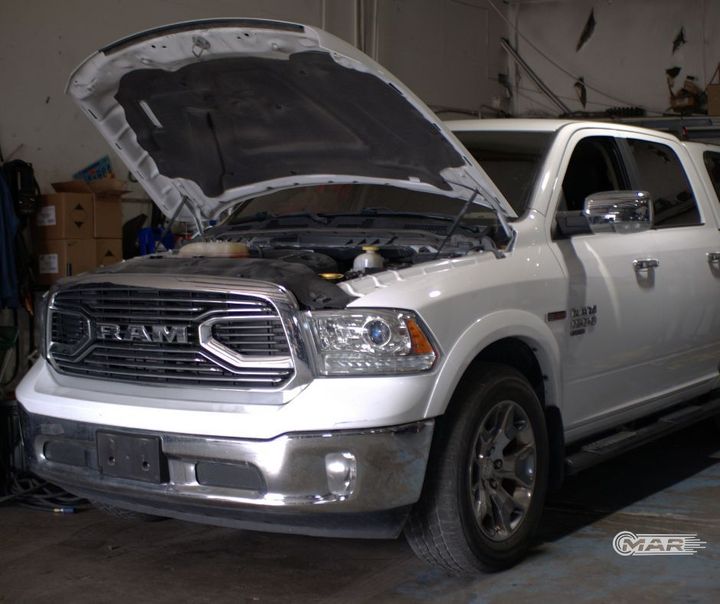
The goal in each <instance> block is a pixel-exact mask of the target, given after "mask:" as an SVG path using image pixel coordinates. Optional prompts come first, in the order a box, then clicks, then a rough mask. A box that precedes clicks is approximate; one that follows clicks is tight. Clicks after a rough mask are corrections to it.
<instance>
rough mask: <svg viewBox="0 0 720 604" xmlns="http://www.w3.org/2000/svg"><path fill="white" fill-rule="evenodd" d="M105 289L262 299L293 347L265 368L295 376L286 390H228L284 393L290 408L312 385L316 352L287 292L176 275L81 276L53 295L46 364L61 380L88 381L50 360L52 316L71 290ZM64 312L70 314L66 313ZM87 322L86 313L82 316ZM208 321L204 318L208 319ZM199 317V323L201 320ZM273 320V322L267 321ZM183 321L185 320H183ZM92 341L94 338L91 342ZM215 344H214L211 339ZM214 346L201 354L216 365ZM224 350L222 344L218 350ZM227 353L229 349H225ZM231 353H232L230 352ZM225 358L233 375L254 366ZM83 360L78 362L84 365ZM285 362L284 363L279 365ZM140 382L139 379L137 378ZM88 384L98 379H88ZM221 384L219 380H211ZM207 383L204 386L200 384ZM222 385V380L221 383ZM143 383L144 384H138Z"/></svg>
mask: <svg viewBox="0 0 720 604" xmlns="http://www.w3.org/2000/svg"><path fill="white" fill-rule="evenodd" d="M95 284H97V285H102V284H112V285H119V286H126V287H131V288H152V289H167V290H177V291H202V292H206V293H207V292H217V293H219V294H223V295H227V294H231V295H238V296H250V297H255V298H258V299H260V300H262V301H264V302H265V303H267V304H269V305H271V306H272V307H273V308H274V309H275V312H276V314H277V317H279V319H280V320H281V321H282V325H283V329H284V331H285V335H286V338H287V342H288V346H289V349H290V355H289V357H277V356H275V357H268V358H271V359H272V362H271V363H270V364H269V365H265V366H267V367H268V369H273V368H275V369H292V368H293V367H294V375H293V376H292V377H291V378H290V379H289V380H287V381H286V382H285V383H284V384H281V385H280V386H277V387H247V386H236V385H232V384H229V385H228V388H232V389H233V390H237V391H239V392H248V393H252V392H257V393H272V392H282V393H284V396H283V402H287V401H288V400H290V399H291V398H293V397H294V396H295V395H296V394H297V393H298V392H299V391H300V390H301V389H303V388H304V387H305V386H306V385H307V384H309V383H310V381H311V380H312V379H313V370H312V366H311V363H312V360H311V358H310V354H311V352H309V351H311V350H312V348H311V346H308V343H307V341H306V339H305V337H304V336H303V334H304V333H305V331H306V330H305V329H303V328H302V326H301V324H300V320H301V319H299V317H298V315H299V314H300V313H299V312H298V311H299V305H298V303H297V300H296V299H295V296H294V295H293V294H292V293H291V292H289V291H288V290H287V289H286V288H284V287H282V286H280V285H277V284H274V283H270V282H265V281H257V280H251V279H234V278H227V277H213V276H205V275H202V276H194V275H193V276H189V275H176V274H159V275H154V274H112V273H91V274H87V275H81V276H79V277H74V278H72V279H69V280H67V281H66V282H64V283H63V284H62V286H60V287H57V288H56V289H54V290H51V293H50V296H49V300H48V306H47V321H46V342H47V346H46V358H47V359H48V362H49V363H50V365H51V367H52V368H53V370H54V371H55V372H57V373H58V374H59V375H67V376H68V377H73V378H78V379H83V376H77V375H69V374H65V373H63V371H62V369H61V368H59V367H58V365H57V363H56V361H55V359H53V357H52V354H51V342H52V331H51V329H52V315H53V311H54V310H57V308H56V307H55V298H56V296H57V295H58V294H59V293H60V292H63V291H65V290H66V288H67V287H69V286H79V285H95ZM63 312H66V311H65V310H63ZM77 314H81V315H82V316H85V315H84V314H83V313H77ZM212 314H213V313H212V312H211V313H207V316H208V319H207V321H211V320H212V317H211V316H210V315H212ZM205 316H206V315H202V317H205ZM236 316H237V315H234V314H223V315H220V317H221V318H222V319H225V320H227V319H229V318H234V317H236ZM202 317H200V318H202ZM152 318H153V320H157V316H154V317H152ZM266 318H270V317H266ZM180 319H181V320H182V317H181V318H180ZM198 319H199V317H193V320H195V321H197V320H198ZM92 340H93V338H91V341H92ZM211 340H212V341H214V339H211ZM212 341H208V342H207V345H206V346H204V348H205V349H206V350H208V354H207V355H205V354H203V353H202V351H201V350H198V352H199V353H200V354H202V356H203V357H205V358H208V359H209V360H212V361H213V362H214V363H217V359H216V358H211V357H210V356H209V353H211V352H212V354H217V352H216V351H215V350H214V349H213V346H212ZM95 346H97V344H94V345H93V346H89V347H88V349H87V350H84V351H83V356H85V355H87V354H89V352H90V351H91V350H92V349H93V348H94V347H95ZM219 346H221V345H220V344H219V343H218V347H219ZM223 348H224V347H223ZM227 350H228V351H229V349H227ZM220 352H221V354H217V357H218V358H219V359H220V360H222V361H223V364H222V365H219V366H221V367H224V368H225V369H227V370H228V371H232V372H234V373H237V374H241V373H242V369H243V368H246V367H249V363H250V361H248V363H247V364H246V363H245V362H244V359H240V358H239V356H240V355H238V354H237V353H235V352H232V354H231V355H228V354H227V353H226V352H225V351H224V350H221V351H220ZM81 358H83V357H79V358H78V360H81ZM256 359H257V360H255V359H253V363H254V366H255V368H258V369H259V368H262V367H263V365H264V361H263V360H262V359H263V357H256ZM279 359H280V361H279V362H277V361H278V360H279ZM138 377H139V376H138ZM87 379H95V378H92V377H87ZM211 379H216V378H211ZM198 381H202V380H198ZM220 381H221V380H220ZM138 383H141V382H138ZM144 384H145V385H148V386H158V385H161V386H162V387H165V388H167V387H168V386H171V387H174V388H187V387H196V386H194V385H186V384H178V383H173V384H158V383H157V382H152V381H150V380H149V381H147V382H144Z"/></svg>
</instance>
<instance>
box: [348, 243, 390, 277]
mask: <svg viewBox="0 0 720 604" xmlns="http://www.w3.org/2000/svg"><path fill="white" fill-rule="evenodd" d="M362 249H363V253H362V254H360V255H359V256H355V260H353V270H355V271H358V272H360V273H363V272H365V271H366V270H368V269H379V268H383V266H385V259H384V258H383V257H382V256H381V255H380V254H378V248H377V247H375V246H374V245H364V246H363V248H362Z"/></svg>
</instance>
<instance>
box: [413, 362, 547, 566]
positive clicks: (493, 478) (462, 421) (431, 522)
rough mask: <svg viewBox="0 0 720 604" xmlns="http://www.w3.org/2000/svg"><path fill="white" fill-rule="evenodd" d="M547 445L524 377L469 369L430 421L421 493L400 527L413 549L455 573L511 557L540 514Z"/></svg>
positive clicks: (508, 562) (488, 367)
mask: <svg viewBox="0 0 720 604" xmlns="http://www.w3.org/2000/svg"><path fill="white" fill-rule="evenodd" d="M548 451H549V449H548V438H547V428H546V425H545V419H544V414H543V410H542V406H541V405H540V401H539V400H538V397H537V395H536V394H535V391H534V390H533V389H532V387H531V386H530V384H529V383H528V381H527V379H525V377H524V376H523V375H522V374H521V373H519V372H518V371H516V370H514V369H512V368H510V367H507V366H504V365H496V364H490V363H486V364H482V365H480V366H478V367H476V368H474V369H473V373H472V375H471V376H469V377H466V378H465V379H464V380H463V382H461V384H460V386H459V387H458V389H457V391H456V393H455V395H454V396H453V400H452V402H451V404H450V407H449V410H448V413H447V414H446V415H444V416H442V417H440V418H439V419H438V421H437V426H436V433H435V437H434V442H433V449H432V452H431V461H430V464H429V467H428V472H427V476H426V480H425V486H424V488H423V495H422V498H421V500H420V502H419V503H418V504H416V505H415V507H414V509H413V511H412V513H411V515H410V518H409V520H408V522H407V524H406V526H405V536H406V539H407V541H408V543H409V544H410V546H411V547H412V549H413V551H414V552H415V554H416V555H417V556H418V557H420V558H421V559H423V560H425V561H426V562H428V563H429V564H431V565H434V566H439V567H442V568H443V569H445V570H446V571H448V572H450V573H451V574H455V575H466V574H475V573H477V572H478V571H494V570H500V569H503V568H507V567H509V566H512V565H513V564H515V563H517V562H518V561H519V560H520V559H521V558H522V557H523V556H524V555H525V553H526V551H527V549H528V548H529V546H530V544H531V539H532V536H533V533H534V531H535V529H536V528H537V525H538V522H539V521H540V515H541V513H542V508H543V504H544V500H545V494H546V491H547V484H548V465H549V452H548Z"/></svg>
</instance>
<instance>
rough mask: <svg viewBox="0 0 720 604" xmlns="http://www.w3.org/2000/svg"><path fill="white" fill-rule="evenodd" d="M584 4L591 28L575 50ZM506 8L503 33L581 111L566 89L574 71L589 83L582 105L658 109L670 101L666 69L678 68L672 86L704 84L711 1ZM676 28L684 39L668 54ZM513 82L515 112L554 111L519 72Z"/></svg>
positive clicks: (520, 0)
mask: <svg viewBox="0 0 720 604" xmlns="http://www.w3.org/2000/svg"><path fill="white" fill-rule="evenodd" d="M591 9H594V11H595V20H596V26H595V31H594V34H593V35H592V37H591V38H590V39H589V40H588V42H587V43H586V44H585V45H584V46H583V47H582V48H581V49H580V50H579V51H576V45H577V43H578V40H579V38H580V34H581V32H582V30H583V27H584V25H585V23H586V21H587V19H588V16H589V14H590V11H591ZM508 14H509V18H510V21H511V22H512V23H513V24H515V25H517V30H518V31H519V33H520V34H521V36H518V35H517V34H516V33H515V32H513V33H511V39H512V40H514V41H516V43H517V48H518V50H519V51H520V54H521V55H522V56H523V58H524V59H525V60H526V61H527V62H528V63H529V64H530V66H531V67H532V68H533V69H534V70H535V71H536V73H537V74H538V75H539V76H540V77H541V78H542V80H543V81H544V82H545V83H546V84H547V85H548V86H549V87H550V88H551V89H552V90H553V91H554V92H555V93H556V94H557V95H558V96H560V97H562V98H563V100H564V101H565V102H566V104H567V105H569V107H570V109H572V110H575V111H579V110H582V106H581V104H580V102H579V101H578V97H577V95H576V93H575V90H574V88H573V84H574V82H575V77H579V76H583V77H584V78H585V81H586V83H587V84H589V85H590V86H592V87H594V88H596V89H597V90H592V89H588V90H587V99H588V105H587V110H589V111H598V110H604V109H605V108H606V107H608V106H618V105H635V106H643V107H645V108H646V109H647V110H648V111H654V112H662V111H664V110H666V109H667V108H668V107H669V104H670V102H669V95H668V87H667V83H666V77H665V70H666V69H668V68H670V67H674V66H678V67H681V68H682V71H681V73H680V75H679V76H678V77H677V78H676V81H675V82H676V83H675V87H676V89H677V88H679V87H680V86H681V85H682V82H683V80H684V79H685V76H686V75H694V76H696V77H697V78H698V81H699V85H700V86H701V87H704V86H705V84H706V83H707V81H708V80H709V78H710V77H711V75H712V73H713V71H714V70H715V68H716V67H717V62H718V61H719V60H720V2H717V0H622V1H619V0H511V8H510V10H509V13H508ZM681 28H684V30H685V39H686V40H687V43H686V44H685V45H684V46H681V47H680V48H678V50H677V51H676V52H675V53H673V50H672V47H673V40H674V38H675V37H676V35H677V34H678V33H679V32H680V29H681ZM522 36H524V38H523V37H522ZM533 44H534V45H535V46H536V47H537V48H539V49H540V50H541V51H542V53H543V54H545V55H546V57H543V56H541V54H540V53H538V52H537V50H536V49H535V48H533V47H532V45H533ZM548 58H549V59H548ZM550 60H552V61H554V62H556V63H557V64H558V65H559V66H560V68H562V69H564V70H566V71H569V72H570V73H571V74H572V75H568V74H566V73H563V71H562V70H561V69H560V68H559V67H558V66H555V65H552V64H551V62H550ZM572 76H575V77H572ZM517 85H518V86H519V90H518V95H517V97H516V101H517V103H516V109H517V111H518V112H519V113H521V114H525V113H534V114H537V113H541V114H542V113H544V112H550V113H552V114H555V113H556V112H557V110H556V109H555V107H554V106H553V105H552V104H551V103H550V102H549V101H548V99H547V98H546V97H544V96H542V95H540V94H539V93H538V92H537V91H536V88H535V86H534V84H533V83H532V82H531V81H530V80H529V79H528V78H527V77H521V78H520V79H519V80H518V82H517ZM600 91H601V92H600Z"/></svg>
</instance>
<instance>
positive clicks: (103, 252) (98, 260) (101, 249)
mask: <svg viewBox="0 0 720 604" xmlns="http://www.w3.org/2000/svg"><path fill="white" fill-rule="evenodd" d="M122 259H123V257H122V239H95V266H108V265H110V264H116V263H117V262H120V261H121V260H122Z"/></svg>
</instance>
